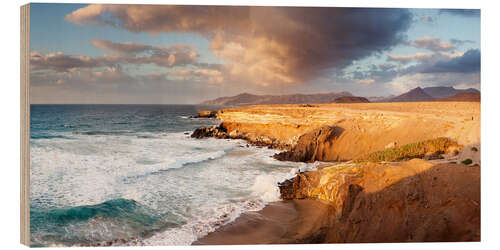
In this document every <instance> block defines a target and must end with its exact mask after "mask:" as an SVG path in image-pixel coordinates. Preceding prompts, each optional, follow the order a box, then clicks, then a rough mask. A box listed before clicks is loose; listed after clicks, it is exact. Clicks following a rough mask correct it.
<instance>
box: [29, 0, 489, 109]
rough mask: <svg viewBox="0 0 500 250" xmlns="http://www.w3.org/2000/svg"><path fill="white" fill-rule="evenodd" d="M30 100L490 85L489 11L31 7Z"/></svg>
mask: <svg viewBox="0 0 500 250" xmlns="http://www.w3.org/2000/svg"><path fill="white" fill-rule="evenodd" d="M30 46H31V54H30V84H31V86H30V88H31V89H30V95H31V96H30V99H31V103H130V104H136V103H137V104H195V103H199V102H202V101H205V100H209V99H214V98H217V97H221V96H232V95H237V94H240V93H243V92H246V93H253V94H273V95H282V94H295V93H304V94H307V93H322V92H341V91H349V92H351V93H352V94H354V95H357V96H366V97H370V96H389V95H397V94H401V93H404V92H406V91H408V90H410V89H413V88H416V87H431V86H453V87H455V88H477V89H480V75H481V74H480V61H481V51H480V10H471V9H468V10H464V9H397V8H334V7H327V8H325V7H321V8H319V7H314V8H307V7H249V6H178V5H177V6H176V5H106V4H95V5H94V4H91V5H87V4H54V3H52V4H42V3H35V4H31V34H30Z"/></svg>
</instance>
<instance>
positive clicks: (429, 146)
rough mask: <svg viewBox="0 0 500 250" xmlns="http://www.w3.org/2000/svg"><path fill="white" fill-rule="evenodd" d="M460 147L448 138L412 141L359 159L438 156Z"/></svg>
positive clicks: (370, 160)
mask: <svg viewBox="0 0 500 250" xmlns="http://www.w3.org/2000/svg"><path fill="white" fill-rule="evenodd" d="M450 147H458V144H457V143H456V142H454V141H452V140H450V139H448V138H445V137H439V138H436V139H431V140H426V141H421V142H416V143H410V144H406V145H403V146H400V147H398V148H394V149H388V150H383V151H377V152H373V153H369V154H367V155H364V156H362V157H360V158H359V159H357V160H356V161H358V162H363V161H368V162H382V161H388V162H392V161H402V160H409V159H414V158H424V157H426V156H437V155H441V154H444V153H446V152H448V148H450Z"/></svg>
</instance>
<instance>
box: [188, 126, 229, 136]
mask: <svg viewBox="0 0 500 250" xmlns="http://www.w3.org/2000/svg"><path fill="white" fill-rule="evenodd" d="M191 137H192V138H197V139H202V138H207V137H215V138H219V139H227V138H229V136H228V135H227V131H226V130H225V129H224V128H223V127H221V126H212V127H210V128H207V127H205V126H203V127H201V128H197V129H195V130H194V132H193V133H192V134H191Z"/></svg>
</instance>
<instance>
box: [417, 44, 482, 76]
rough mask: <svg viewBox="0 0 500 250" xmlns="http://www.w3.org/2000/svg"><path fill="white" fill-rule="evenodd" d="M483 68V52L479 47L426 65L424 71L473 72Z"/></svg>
mask: <svg viewBox="0 0 500 250" xmlns="http://www.w3.org/2000/svg"><path fill="white" fill-rule="evenodd" d="M480 70H481V52H480V51H479V50H477V49H472V50H468V51H467V52H465V53H464V54H463V55H462V56H459V57H455V58H452V59H451V60H448V61H438V62H436V63H435V64H434V65H432V66H429V67H425V68H424V69H422V70H421V71H420V72H422V73H437V72H457V73H459V72H460V73H471V72H479V71H480Z"/></svg>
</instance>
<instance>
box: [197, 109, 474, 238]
mask: <svg viewBox="0 0 500 250" xmlns="http://www.w3.org/2000/svg"><path fill="white" fill-rule="evenodd" d="M217 117H218V118H219V119H221V120H222V123H221V125H220V126H219V127H213V128H202V129H200V130H197V131H195V133H193V137H197V138H203V137H206V136H213V137H217V138H219V137H220V138H235V139H245V140H247V141H249V142H253V143H254V144H256V145H259V144H260V145H267V146H270V147H275V148H280V149H284V150H287V151H285V152H282V153H279V154H277V155H276V156H275V157H276V158H277V159H279V160H288V161H300V162H312V161H324V162H325V161H333V162H336V163H335V164H334V165H330V166H322V167H319V169H318V170H316V171H310V172H301V173H298V174H297V175H296V176H295V177H294V178H292V179H290V180H286V181H284V182H283V183H280V184H279V189H280V193H281V197H282V198H283V199H287V200H304V199H306V200H310V199H314V200H319V201H321V202H324V203H327V204H328V205H327V206H328V208H326V209H322V211H323V212H322V213H321V214H320V215H317V216H320V219H317V218H316V219H315V220H314V222H313V223H312V222H311V223H312V224H314V225H311V223H307V222H306V221H304V220H305V219H304V218H296V219H294V222H293V223H292V224H293V225H300V226H292V227H291V228H292V229H290V230H291V231H286V230H285V232H283V236H276V237H281V238H280V240H279V241H277V242H278V243H340V242H351V243H354V242H417V241H478V240H480V204H481V201H480V164H481V160H480V155H481V154H480V150H481V147H480V145H481V144H480V125H481V124H480V120H481V119H480V117H481V112H480V103H478V102H411V103H349V104H341V103H335V104H316V105H307V106H306V105H267V106H266V105H260V106H249V107H241V108H229V109H223V110H220V111H219V112H218V113H217ZM412 158H422V159H412ZM408 159H411V160H408ZM343 161H347V162H343ZM339 162H342V163H339ZM303 225H305V226H303ZM306 227H307V228H308V229H307V230H306V229H304V228H306ZM298 231H300V234H297V233H296V232H298ZM270 242H275V241H270Z"/></svg>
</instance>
